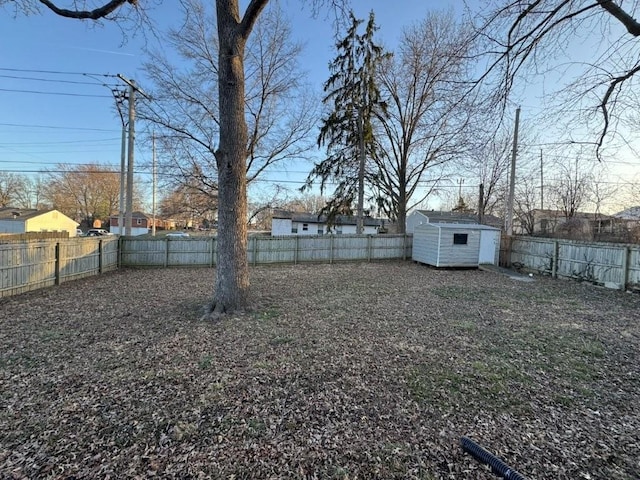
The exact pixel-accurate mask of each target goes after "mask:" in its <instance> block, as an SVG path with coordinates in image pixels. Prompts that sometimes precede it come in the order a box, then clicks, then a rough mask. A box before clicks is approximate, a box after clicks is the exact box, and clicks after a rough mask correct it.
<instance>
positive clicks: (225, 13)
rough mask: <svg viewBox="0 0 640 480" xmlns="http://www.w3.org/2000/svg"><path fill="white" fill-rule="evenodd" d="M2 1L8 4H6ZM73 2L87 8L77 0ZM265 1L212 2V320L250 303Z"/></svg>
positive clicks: (97, 13)
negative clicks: (254, 112) (248, 88)
mask: <svg viewBox="0 0 640 480" xmlns="http://www.w3.org/2000/svg"><path fill="white" fill-rule="evenodd" d="M0 1H2V0H0ZM38 1H39V2H40V3H42V4H43V5H45V6H46V7H47V8H49V9H50V10H52V11H53V12H54V13H56V14H59V15H63V16H67V17H71V18H81V19H82V18H90V19H99V18H103V17H106V16H110V15H112V14H113V13H114V12H115V11H116V10H117V9H119V8H121V7H122V6H123V5H127V4H129V5H131V6H132V7H135V10H136V11H139V10H140V9H141V8H142V7H138V0H112V1H110V2H106V3H104V4H102V6H100V7H98V8H96V9H92V10H82V9H76V10H69V9H61V8H59V7H57V6H55V4H54V3H53V2H52V1H51V0H38ZM310 1H311V2H312V3H313V4H314V5H319V4H321V3H325V2H326V3H328V4H329V5H332V6H333V7H336V8H339V6H340V5H342V4H343V3H344V1H346V0H310ZM3 3H7V0H4V1H3ZM3 3H0V6H2V4H3ZM10 3H14V2H10ZM74 3H75V4H78V5H80V4H82V5H86V4H87V2H85V1H82V2H80V0H79V1H78V2H74ZM268 3H269V0H250V1H249V2H248V4H247V6H246V9H245V11H244V14H241V12H240V6H239V0H216V23H217V27H218V28H217V36H218V49H219V55H218V59H217V60H218V62H217V63H218V70H217V77H218V92H217V93H218V95H217V96H218V111H219V115H218V119H219V122H220V127H219V143H218V147H217V149H216V151H215V152H214V155H215V158H216V166H217V169H218V186H219V195H218V201H219V215H218V223H219V230H218V251H217V255H218V258H217V268H216V282H215V284H216V285H215V292H214V298H213V301H212V302H211V305H209V307H208V309H207V313H206V314H205V318H216V317H218V316H219V315H221V314H223V313H225V312H231V311H234V310H236V309H239V308H242V307H244V306H245V305H246V304H247V302H248V294H249V265H248V262H247V221H246V219H247V178H246V172H247V168H246V166H247V145H248V138H249V135H248V130H247V122H246V119H245V116H244V114H245V108H244V107H245V72H244V58H245V47H246V44H247V40H248V39H249V37H250V35H251V32H252V30H253V27H254V26H255V23H256V21H257V20H258V17H259V16H260V14H261V13H262V11H263V10H264V8H265V7H266V6H267V4H268ZM19 4H20V6H22V7H23V9H24V10H28V9H30V7H31V8H32V6H33V4H32V2H31V1H29V0H22V1H19ZM16 5H17V4H16Z"/></svg>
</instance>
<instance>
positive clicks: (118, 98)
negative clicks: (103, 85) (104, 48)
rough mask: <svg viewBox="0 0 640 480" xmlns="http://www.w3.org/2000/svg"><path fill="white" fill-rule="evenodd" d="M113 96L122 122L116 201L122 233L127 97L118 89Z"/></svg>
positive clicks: (119, 229) (121, 232) (119, 227)
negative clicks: (118, 183) (123, 106)
mask: <svg viewBox="0 0 640 480" xmlns="http://www.w3.org/2000/svg"><path fill="white" fill-rule="evenodd" d="M112 92H113V96H114V97H115V99H116V107H117V108H118V114H119V115H120V121H121V122H122V142H121V144H120V201H119V202H118V233H119V234H120V235H122V234H123V233H124V211H125V206H124V191H125V188H126V181H125V158H126V155H127V122H126V121H125V120H124V115H123V113H122V108H121V107H122V104H123V103H124V100H125V99H126V98H127V94H126V92H123V91H120V90H112Z"/></svg>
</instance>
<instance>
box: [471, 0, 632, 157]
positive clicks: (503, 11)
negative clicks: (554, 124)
mask: <svg viewBox="0 0 640 480" xmlns="http://www.w3.org/2000/svg"><path fill="white" fill-rule="evenodd" d="M638 13H640V4H639V3H638V2H624V4H623V2H620V1H618V2H615V1H613V0H533V1H532V0H509V1H504V0H486V1H485V5H484V8H483V9H482V11H477V12H474V17H475V18H476V19H477V24H478V35H479V36H481V37H483V38H484V39H486V40H487V41H488V43H487V55H488V58H487V59H486V61H487V62H488V69H487V71H486V72H485V74H484V75H483V76H482V79H481V80H486V79H496V80H497V81H498V83H497V85H498V88H497V89H496V90H495V91H494V94H495V96H494V99H495V100H496V101H499V102H500V103H502V104H503V105H504V102H505V101H506V100H507V98H508V97H509V94H510V93H511V91H512V90H513V88H514V86H515V85H517V84H518V83H526V82H527V79H526V77H527V76H529V75H531V74H535V73H536V72H540V71H544V70H545V67H546V66H548V65H549V63H550V62H553V60H554V59H558V58H559V57H560V56H564V57H565V58H567V59H571V58H572V55H571V53H570V52H569V51H567V46H568V45H570V44H571V41H572V40H576V39H578V40H583V41H586V40H587V39H594V38H595V39H599V44H600V45H602V46H603V48H602V49H600V50H598V49H594V53H593V58H592V59H591V60H590V61H587V62H584V63H583V64H582V65H581V67H582V68H581V70H582V71H578V73H576V74H575V75H576V76H575V77H574V81H573V82H571V83H570V84H569V85H566V87H567V90H566V92H568V93H569V98H568V99H566V100H567V102H566V103H565V107H566V108H578V107H580V106H581V105H587V106H588V107H587V111H586V112H583V113H587V114H591V116H593V113H596V112H597V113H599V115H600V122H599V129H598V133H597V134H596V137H595V138H594V139H593V140H592V144H593V145H595V147H596V153H597V154H598V155H599V154H600V151H601V148H602V147H603V145H604V142H605V139H606V138H608V137H610V136H611V135H612V134H613V133H615V132H616V130H617V127H618V125H619V122H620V121H622V119H623V117H624V116H625V115H627V114H628V106H629V105H635V106H636V107H637V99H636V98H635V97H634V95H633V92H634V89H635V87H636V85H637V81H636V74H637V73H638V72H639V71H640V55H638V52H639V51H640V41H639V40H638V36H640V23H639V22H638V21H637V20H636V17H637V15H638ZM572 67H573V68H575V67H578V65H577V62H575V61H574V62H572ZM588 120H589V117H586V118H585V119H584V120H583V122H582V124H583V125H585V124H586V121H588Z"/></svg>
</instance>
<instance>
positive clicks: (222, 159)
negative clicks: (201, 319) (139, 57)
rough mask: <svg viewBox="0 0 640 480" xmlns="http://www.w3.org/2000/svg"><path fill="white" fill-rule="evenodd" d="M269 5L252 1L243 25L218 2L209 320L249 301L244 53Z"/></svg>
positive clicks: (224, 0)
mask: <svg viewBox="0 0 640 480" xmlns="http://www.w3.org/2000/svg"><path fill="white" fill-rule="evenodd" d="M267 3H268V0H252V1H251V2H250V4H249V6H248V7H247V11H246V13H245V17H244V18H242V19H241V17H240V10H239V7H238V0H216V14H217V20H218V41H219V45H220V50H219V58H218V80H219V81H218V96H219V102H220V103H219V105H220V107H219V108H220V115H219V118H220V143H219V147H218V149H217V151H216V163H217V166H218V208H219V210H218V250H217V261H216V286H215V294H214V298H213V302H212V303H211V305H210V307H209V310H208V312H207V315H206V317H208V318H217V317H219V316H220V315H222V314H223V313H229V312H232V311H234V310H238V309H242V308H244V307H245V306H246V305H247V302H248V296H249V265H248V262H247V177H246V163H247V138H248V134H247V123H246V121H245V117H244V100H245V98H244V95H245V94H244V50H245V45H246V40H247V37H248V36H249V33H250V32H251V29H252V27H253V25H254V24H255V20H256V19H257V17H258V15H259V14H260V11H261V10H262V9H263V8H264V6H265V5H266V4H267Z"/></svg>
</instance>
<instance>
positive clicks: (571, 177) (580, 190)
mask: <svg viewBox="0 0 640 480" xmlns="http://www.w3.org/2000/svg"><path fill="white" fill-rule="evenodd" d="M556 171H557V176H556V178H555V180H554V181H553V182H552V183H551V185H550V186H549V188H548V189H547V190H548V191H549V197H550V202H551V205H553V206H555V208H556V209H557V210H559V211H561V212H562V214H563V215H564V217H565V219H566V220H568V219H570V218H573V217H575V216H576V213H578V212H579V211H580V209H581V208H582V207H583V206H584V205H585V204H587V203H588V202H589V201H590V200H591V198H590V195H589V194H590V188H591V185H592V184H593V177H592V175H591V172H590V171H589V170H586V169H584V168H581V166H580V161H579V158H578V157H576V158H575V160H574V161H573V162H566V161H565V162H558V163H557V165H556Z"/></svg>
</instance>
